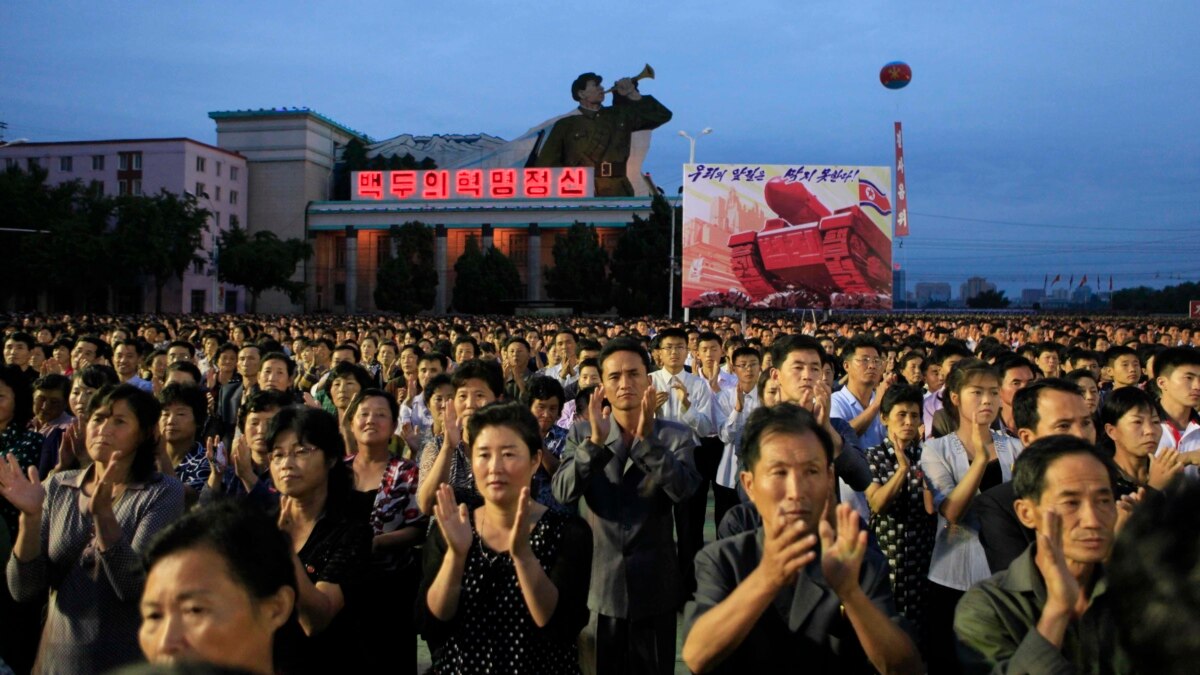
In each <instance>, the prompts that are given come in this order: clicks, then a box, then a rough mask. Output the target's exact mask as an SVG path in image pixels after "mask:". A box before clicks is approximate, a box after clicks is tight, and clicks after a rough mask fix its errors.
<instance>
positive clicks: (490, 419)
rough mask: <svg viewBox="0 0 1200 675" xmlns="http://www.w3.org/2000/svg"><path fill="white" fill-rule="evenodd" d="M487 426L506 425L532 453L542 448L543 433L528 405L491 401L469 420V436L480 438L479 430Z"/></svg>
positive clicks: (474, 438)
mask: <svg viewBox="0 0 1200 675" xmlns="http://www.w3.org/2000/svg"><path fill="white" fill-rule="evenodd" d="M487 427H506V428H508V429H512V430H513V431H514V432H515V433H516V434H517V435H518V436H520V437H521V440H522V441H523V442H524V443H525V445H527V446H529V454H530V455H532V454H534V453H536V452H538V451H540V450H541V449H542V434H541V432H540V430H539V429H538V422H537V418H536V417H534V416H533V413H531V412H529V408H527V407H526V406H523V405H521V404H520V403H517V402H516V401H512V402H509V403H489V404H487V405H485V406H483V407H482V408H480V409H479V410H476V411H475V413H474V414H472V415H471V418H470V419H469V420H468V421H467V438H470V439H472V444H471V446H472V449H473V448H474V440H476V439H478V438H479V432H480V431H483V430H484V429H486V428H487Z"/></svg>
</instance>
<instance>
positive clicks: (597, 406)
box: [588, 384, 612, 446]
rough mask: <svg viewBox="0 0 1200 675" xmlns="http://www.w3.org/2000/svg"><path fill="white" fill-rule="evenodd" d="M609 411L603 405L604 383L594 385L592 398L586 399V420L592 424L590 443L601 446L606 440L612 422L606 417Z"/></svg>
mask: <svg viewBox="0 0 1200 675" xmlns="http://www.w3.org/2000/svg"><path fill="white" fill-rule="evenodd" d="M610 414H611V411H610V410H609V409H608V408H605V407H604V385H602V384H598V385H596V389H595V391H593V392H592V398H591V399H589V400H588V420H589V423H590V424H591V426H592V443H593V444H595V445H599V446H603V445H604V444H605V443H607V442H608V432H609V430H610V429H611V428H612V422H611V421H610V420H609V419H608V416H609V415H610Z"/></svg>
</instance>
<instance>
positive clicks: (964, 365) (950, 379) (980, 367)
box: [942, 358, 1000, 428]
mask: <svg viewBox="0 0 1200 675" xmlns="http://www.w3.org/2000/svg"><path fill="white" fill-rule="evenodd" d="M981 377H990V378H992V379H993V380H995V381H996V383H997V384H999V383H1000V375H999V374H997V373H996V369H995V368H993V367H992V366H990V365H988V363H987V362H986V361H981V360H979V359H970V358H967V359H963V360H961V361H959V362H958V363H956V364H954V367H953V368H951V369H950V374H949V375H948V376H947V377H946V390H945V391H944V392H943V393H942V407H944V408H945V409H946V414H947V415H949V416H950V419H951V420H952V421H953V423H954V426H955V427H956V428H957V427H958V406H956V405H954V401H952V400H951V399H950V394H960V395H961V394H962V390H963V389H964V388H965V387H966V386H967V385H968V384H970V383H972V382H974V381H975V380H976V379H978V378H981Z"/></svg>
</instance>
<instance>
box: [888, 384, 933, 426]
mask: <svg viewBox="0 0 1200 675" xmlns="http://www.w3.org/2000/svg"><path fill="white" fill-rule="evenodd" d="M901 403H912V404H914V405H916V406H917V410H921V407H922V406H923V405H924V404H925V393H924V392H923V391H922V390H921V388H920V387H918V386H915V385H911V384H893V385H892V386H890V387H888V388H887V391H885V392H884V393H883V400H882V401H881V402H880V403H879V412H880V413H882V414H883V417H884V419H887V416H888V415H890V414H891V413H892V408H895V407H896V406H897V405H899V404H901Z"/></svg>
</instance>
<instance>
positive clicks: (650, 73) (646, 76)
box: [604, 63, 654, 94]
mask: <svg viewBox="0 0 1200 675" xmlns="http://www.w3.org/2000/svg"><path fill="white" fill-rule="evenodd" d="M629 79H631V80H633V81H634V82H637V81H638V80H653V79H654V68H653V67H652V66H651V65H650V64H649V63H647V64H646V65H645V67H643V68H642V72H640V73H638V74H637V75H634V76H633V77H631V78H629ZM614 89H616V86H612V87H609V88H608V89H605V90H604V93H606V94H611V93H612V92H613V90H614Z"/></svg>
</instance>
